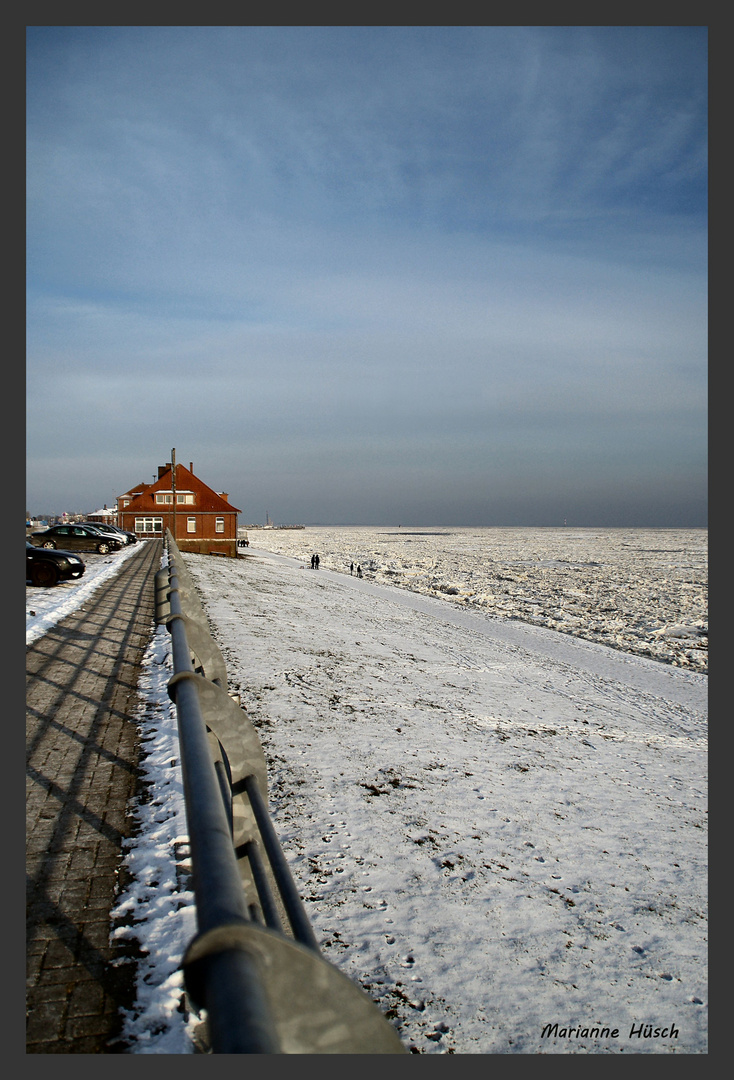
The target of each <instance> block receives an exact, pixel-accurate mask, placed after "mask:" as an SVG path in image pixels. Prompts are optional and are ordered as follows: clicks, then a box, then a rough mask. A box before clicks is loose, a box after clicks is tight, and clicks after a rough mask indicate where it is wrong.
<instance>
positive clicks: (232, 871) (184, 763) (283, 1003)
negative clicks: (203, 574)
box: [156, 531, 407, 1054]
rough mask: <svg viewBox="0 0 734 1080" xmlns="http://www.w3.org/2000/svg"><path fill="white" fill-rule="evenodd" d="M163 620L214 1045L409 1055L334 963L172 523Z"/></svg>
mask: <svg viewBox="0 0 734 1080" xmlns="http://www.w3.org/2000/svg"><path fill="white" fill-rule="evenodd" d="M166 550H167V555H168V560H167V565H164V566H162V568H161V570H159V571H158V573H157V574H156V621H157V622H158V623H160V624H165V625H166V626H167V628H168V630H169V632H170V634H171V639H172V653H173V669H174V674H173V676H172V677H171V679H170V680H169V682H168V693H169V695H170V697H171V699H172V700H173V702H174V704H175V707H176V715H177V720H178V729H179V739H180V751H181V767H182V773H183V784H184V798H185V803H186V818H187V824H188V832H189V842H190V848H191V866H192V884H193V891H194V896H195V899H196V916H197V929H198V933H197V935H196V937H195V938H194V940H193V941H192V942H191V943H190V945H189V947H188V949H187V951H186V953H185V955H184V957H183V963H182V966H183V971H184V981H185V986H186V992H187V995H188V997H189V999H190V1001H191V1002H192V1004H193V1006H194V1008H195V1009H197V1010H198V1011H200V1010H202V1009H204V1010H206V1018H207V1028H208V1035H207V1040H208V1046H209V1048H210V1049H211V1052H212V1053H216V1054H399V1053H406V1052H407V1051H406V1050H405V1049H404V1047H403V1045H402V1043H401V1042H400V1040H399V1038H398V1036H397V1033H396V1031H395V1029H394V1028H393V1027H392V1025H391V1024H390V1023H389V1022H388V1021H387V1020H386V1018H385V1017H384V1016H383V1015H382V1013H381V1012H380V1011H379V1009H378V1008H377V1006H376V1005H375V1004H374V1002H372V1001H371V1000H370V998H369V997H368V996H367V995H366V994H365V993H364V991H363V990H361V988H359V987H358V986H356V985H355V984H354V983H353V982H352V981H351V980H350V979H348V978H347V977H346V976H345V975H343V974H342V973H341V972H340V971H338V970H337V968H335V967H334V966H333V965H332V964H330V963H329V962H328V961H327V960H326V959H325V958H324V957H323V956H322V955H321V952H320V950H319V946H318V942H317V940H316V937H315V934H314V932H313V929H312V927H311V924H310V922H309V919H308V916H307V914H306V911H305V908H304V906H303V904H302V902H301V899H300V896H299V894H298V890H297V888H296V885H295V883H294V881H293V878H292V876H291V873H290V869H289V867H288V864H287V861H286V858H285V855H284V853H283V851H282V848H281V846H280V843H279V841H278V838H277V835H276V833H275V829H274V828H273V824H272V821H271V819H270V814H269V812H268V807H267V766H266V762H265V756H264V753H263V750H262V745H261V743H260V739H259V736H258V734H257V732H256V730H255V728H254V727H253V725H252V723H251V721H250V719H249V717H248V716H247V713H246V712H245V710H244V709H242V708H241V707H240V705H239V702H238V700H236V699H235V698H234V697H233V696H231V695H230V694H229V693H228V692H227V672H226V667H225V664H224V659H223V657H222V654H221V652H220V651H219V649H218V648H217V646H216V644H215V642H214V640H213V638H212V636H211V633H210V631H209V625H208V621H207V618H206V614H205V612H204V609H203V607H202V604H201V601H200V599H199V597H198V593H197V591H196V588H195V586H194V584H193V581H192V579H191V577H190V575H189V573H188V571H187V570H186V567H185V565H184V562H183V559H182V558H181V553H180V551H179V550H178V547H177V545H176V543H175V541H174V540H173V537H172V535H171V533H170V531H167V532H166Z"/></svg>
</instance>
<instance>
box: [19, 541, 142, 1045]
mask: <svg viewBox="0 0 734 1080" xmlns="http://www.w3.org/2000/svg"><path fill="white" fill-rule="evenodd" d="M161 550H162V545H161V542H160V541H148V542H146V543H142V544H140V545H139V549H138V550H137V551H136V552H135V553H134V554H133V555H132V556H131V557H130V559H128V560H127V561H126V562H125V563H123V564H122V565H121V567H120V573H119V574H118V575H116V576H115V577H114V578H113V579H112V580H111V581H110V582H108V583H106V584H105V585H104V586H102V588H100V589H99V590H98V591H97V592H96V593H95V594H94V596H93V597H92V598H91V599H90V600H89V601H87V602H86V603H85V604H84V606H83V608H82V609H80V610H79V611H77V612H75V613H74V614H72V615H70V616H68V617H67V618H66V619H64V620H63V621H62V622H61V623H59V624H57V626H55V627H52V628H51V629H50V630H49V631H48V633H46V634H45V635H44V636H43V637H42V638H40V639H38V641H37V642H34V643H33V644H32V645H30V646H29V647H28V649H27V650H26V673H27V698H26V751H27V765H28V786H27V812H26V831H27V841H26V870H27V874H28V877H29V883H30V884H29V889H28V903H27V914H26V957H27V961H26V979H27V994H26V1010H27V1020H26V1051H27V1053H43V1054H57V1053H75V1054H97V1053H123V1052H124V1051H125V1044H124V1042H123V1041H121V1040H120V1039H119V1031H120V1008H121V1007H123V1006H129V1005H131V1004H132V997H133V985H134V975H135V964H134V963H125V964H122V965H119V966H115V964H114V961H115V960H117V959H119V958H120V957H121V956H123V955H125V953H128V954H129V950H130V945H129V943H125V944H124V945H123V946H120V945H119V944H113V943H112V942H111V941H110V911H111V908H112V906H113V904H114V901H115V896H116V889H117V887H118V879H119V873H118V871H119V867H120V860H121V856H122V849H123V842H124V840H125V838H126V836H128V835H130V834H131V832H132V828H133V825H132V822H131V821H130V820H129V817H128V811H129V806H130V802H131V799H132V797H133V795H134V794H135V792H136V790H137V787H136V785H137V755H138V727H137V722H136V720H135V707H136V704H137V680H138V673H139V669H140V662H141V660H142V656H143V653H144V650H145V647H146V645H147V643H148V641H149V640H150V637H151V636H152V633H153V631H154V629H155V624H154V580H153V577H154V574H155V573H156V571H157V570H158V568H159V566H160V556H161Z"/></svg>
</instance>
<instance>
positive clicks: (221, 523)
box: [214, 518, 224, 533]
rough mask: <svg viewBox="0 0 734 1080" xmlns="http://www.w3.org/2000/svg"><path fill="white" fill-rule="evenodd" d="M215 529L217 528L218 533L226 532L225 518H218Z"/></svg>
mask: <svg viewBox="0 0 734 1080" xmlns="http://www.w3.org/2000/svg"><path fill="white" fill-rule="evenodd" d="M214 528H215V531H216V532H218V533H223V532H224V518H217V520H216V524H215V526H214Z"/></svg>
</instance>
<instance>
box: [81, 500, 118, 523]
mask: <svg viewBox="0 0 734 1080" xmlns="http://www.w3.org/2000/svg"><path fill="white" fill-rule="evenodd" d="M87 520H88V521H99V522H100V523H101V524H105V523H107V524H112V525H116V524H117V511H116V510H109V509H108V507H107V503H105V504H104V506H103V507H102V509H101V510H95V511H94V513H93V514H88V515H87Z"/></svg>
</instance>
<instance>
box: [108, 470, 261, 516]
mask: <svg viewBox="0 0 734 1080" xmlns="http://www.w3.org/2000/svg"><path fill="white" fill-rule="evenodd" d="M172 472H173V469H172V466H171V465H170V464H169V465H168V466H167V467H166V468H165V469H162V470H161V475H160V476H159V477H158V479H157V480H155V481H154V482H153V483H152V484H141V485H138V486H137V487H133V488H131V489H130V491H129V492H126V493H125V495H124V496H120V497H121V498H123V497H124V498H128V497H129V498H130V502H129V503H128V505H127V506H126V507H124V508H123V509H124V510H125V511H126V512H139V511H144V510H151V511H152V510H157V511H159V512H160V509H161V507H160V504H156V501H155V496H156V492H159V491H172V489H173V486H172V481H173V476H172ZM176 491H177V492H179V491H180V492H183V491H193V492H195V493H196V494H197V496H198V498H197V503H196V509H197V510H199V511H200V512H202V513H206V512H207V511H208V512H217V511H218V512H220V513H228V514H239V513H241V511H240V510H239V509H238V508H237V507H236V506H232V504H231V503H230V502H229V500H228V499H227V498H226V496H224V495H223V494H220V493H219V492H216V491H214V489H213V488H210V487H209V485H208V484H205V483H204V481H203V480H201V479H199V477H198V476H196V475H195V474H194V473H193V472H191V470H190V469H187V468H186V467H185V466H184V465H176Z"/></svg>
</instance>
